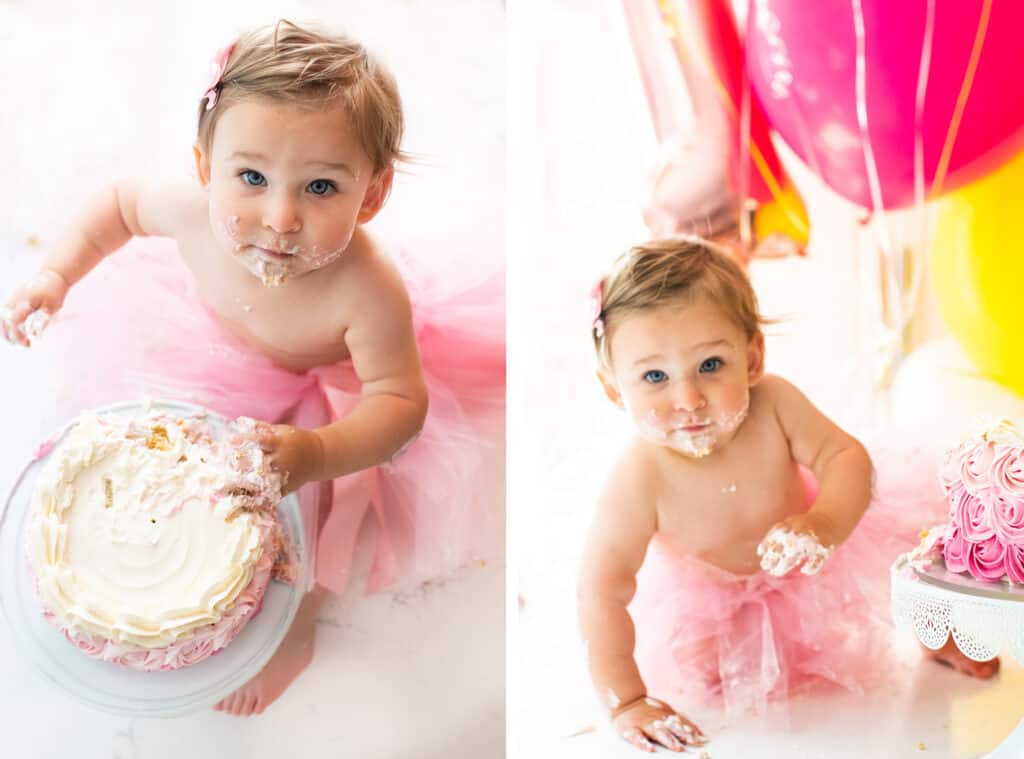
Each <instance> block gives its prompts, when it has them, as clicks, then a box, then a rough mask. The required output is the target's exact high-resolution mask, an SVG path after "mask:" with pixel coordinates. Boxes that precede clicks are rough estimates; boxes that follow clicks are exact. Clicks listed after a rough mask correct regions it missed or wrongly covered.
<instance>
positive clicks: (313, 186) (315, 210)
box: [198, 100, 391, 287]
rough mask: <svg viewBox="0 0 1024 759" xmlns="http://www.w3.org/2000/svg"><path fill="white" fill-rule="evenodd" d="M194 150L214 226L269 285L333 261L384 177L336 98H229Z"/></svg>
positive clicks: (367, 215) (380, 191)
mask: <svg viewBox="0 0 1024 759" xmlns="http://www.w3.org/2000/svg"><path fill="white" fill-rule="evenodd" d="M198 160H199V173H200V177H201V178H203V177H204V175H205V177H206V180H207V181H206V182H204V184H205V185H206V187H207V188H208V190H209V197H210V223H211V225H212V228H213V232H214V236H215V237H216V239H217V240H218V241H219V242H220V243H221V244H222V245H223V247H224V249H225V250H227V251H228V252H229V253H230V254H231V255H233V256H234V258H235V260H237V261H238V263H239V264H241V265H242V266H244V267H245V268H246V269H247V270H248V271H249V272H250V273H251V274H252V275H253V276H255V277H258V278H259V279H260V281H261V282H262V283H263V284H264V285H266V286H268V287H276V286H278V285H280V284H282V283H284V282H285V281H287V280H289V279H294V278H295V277H300V276H302V275H304V274H308V273H310V272H312V271H316V270H317V269H322V268H324V267H326V266H329V265H330V264H332V263H334V262H335V261H337V260H338V259H339V258H340V257H341V256H342V255H343V254H344V253H345V251H346V250H347V249H348V248H349V245H350V243H351V242H352V236H353V234H354V233H355V231H356V227H357V226H358V225H359V224H363V223H365V222H367V221H369V220H370V219H371V218H372V217H373V216H374V215H375V214H376V212H377V210H379V208H380V206H381V204H382V203H383V199H384V197H385V196H386V195H387V191H388V189H389V188H390V182H391V173H390V171H387V172H383V173H380V174H374V171H373V164H372V162H371V161H370V158H369V157H368V156H367V155H366V153H365V152H364V150H363V148H362V146H361V144H360V143H359V141H358V139H357V138H356V136H355V133H354V131H353V130H352V127H351V123H350V119H349V117H348V115H347V113H346V112H345V110H344V109H342V108H341V107H333V108H323V109H311V108H306V107H302V106H300V105H289V104H281V103H273V102H270V101H267V100H253V101H246V102H242V103H237V104H234V105H232V106H231V107H230V108H228V109H227V110H226V111H225V112H224V114H223V115H222V116H221V117H220V120H219V121H218V124H217V128H216V131H215V134H214V138H213V144H212V146H211V150H210V153H209V156H206V155H205V154H203V153H202V150H201V149H200V155H199V158H198ZM204 172H205V174H204Z"/></svg>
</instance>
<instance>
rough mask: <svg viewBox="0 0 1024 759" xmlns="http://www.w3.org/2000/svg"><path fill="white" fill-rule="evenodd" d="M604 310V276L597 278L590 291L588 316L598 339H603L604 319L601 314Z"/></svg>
mask: <svg viewBox="0 0 1024 759" xmlns="http://www.w3.org/2000/svg"><path fill="white" fill-rule="evenodd" d="M603 310H604V276H603V275H602V276H600V277H598V278H597V282H595V283H594V287H593V288H592V289H591V291H590V315H591V318H592V319H593V321H592V322H591V326H592V327H593V329H594V334H595V335H597V336H598V338H602V337H604V319H603V318H602V317H601V312H602V311H603Z"/></svg>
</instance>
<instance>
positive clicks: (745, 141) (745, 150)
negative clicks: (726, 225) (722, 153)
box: [739, 65, 754, 245]
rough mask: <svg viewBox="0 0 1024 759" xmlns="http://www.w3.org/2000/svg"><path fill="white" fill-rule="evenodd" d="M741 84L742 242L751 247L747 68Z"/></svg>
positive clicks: (752, 234)
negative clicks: (748, 206) (748, 205)
mask: <svg viewBox="0 0 1024 759" xmlns="http://www.w3.org/2000/svg"><path fill="white" fill-rule="evenodd" d="M742 71H743V73H742V77H743V78H742V81H741V82H740V87H741V89H740V138H739V143H740V167H741V171H740V187H739V192H740V198H741V205H740V240H742V241H743V243H744V244H746V245H750V244H752V243H753V240H754V231H753V230H752V229H751V228H750V227H751V224H750V214H749V213H747V203H748V202H749V199H750V184H751V182H750V143H751V139H750V130H751V126H750V79H749V77H747V74H746V66H745V65H744V67H743V69H742Z"/></svg>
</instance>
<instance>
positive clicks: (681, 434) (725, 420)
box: [638, 402, 750, 459]
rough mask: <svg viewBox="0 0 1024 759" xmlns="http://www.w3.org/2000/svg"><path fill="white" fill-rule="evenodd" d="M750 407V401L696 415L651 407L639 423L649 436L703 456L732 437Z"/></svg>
mask: <svg viewBox="0 0 1024 759" xmlns="http://www.w3.org/2000/svg"><path fill="white" fill-rule="evenodd" d="M749 408H750V406H749V402H748V403H747V404H745V405H744V406H743V408H741V409H740V410H738V411H735V412H731V413H729V412H723V413H721V414H719V415H718V416H717V417H714V416H709V417H701V418H697V419H695V418H694V417H693V415H687V414H685V413H684V412H680V411H671V412H668V413H665V412H659V411H658V410H657V409H650V410H648V412H647V414H646V415H644V416H643V418H642V419H641V420H640V422H639V425H638V426H639V431H640V434H641V435H642V436H643V437H645V438H647V439H648V440H651V441H652V442H655V443H658V444H659V445H664V446H667V447H669V448H672V449H673V450H675V451H678V452H679V453H682V454H684V455H686V456H690V457H692V458H697V459H700V458H704V457H705V456H707V455H708V454H710V453H711V452H712V451H713V450H715V448H716V447H718V445H719V444H720V443H722V442H723V441H724V440H727V439H728V438H729V437H731V435H732V434H733V433H734V432H735V431H736V430H737V429H738V428H739V426H740V425H741V424H742V423H743V420H744V419H746V417H747V411H748V410H749ZM688 427H699V428H700V429H687V428H688Z"/></svg>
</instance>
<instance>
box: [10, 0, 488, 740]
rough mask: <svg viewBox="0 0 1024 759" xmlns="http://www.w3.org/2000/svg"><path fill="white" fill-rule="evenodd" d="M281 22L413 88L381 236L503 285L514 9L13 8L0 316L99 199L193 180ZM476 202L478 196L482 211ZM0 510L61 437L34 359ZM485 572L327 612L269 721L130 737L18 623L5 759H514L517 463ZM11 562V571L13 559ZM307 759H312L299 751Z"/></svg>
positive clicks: (312, 3) (127, 2)
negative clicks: (446, 254) (452, 252)
mask: <svg viewBox="0 0 1024 759" xmlns="http://www.w3.org/2000/svg"><path fill="white" fill-rule="evenodd" d="M278 15H281V16H284V17H287V18H290V19H291V20H294V21H298V22H302V21H306V20H310V19H319V20H321V21H323V22H326V23H328V24H330V25H333V26H337V25H339V24H340V25H342V26H343V27H344V28H346V29H348V30H349V31H351V32H353V33H355V34H356V35H357V36H359V37H360V38H362V39H363V40H364V41H365V42H366V43H367V44H368V45H369V46H370V47H372V48H374V49H376V50H377V51H378V52H380V53H381V54H382V56H383V57H384V59H385V60H386V61H387V62H388V63H389V64H390V65H391V66H392V68H393V70H394V71H395V73H396V76H397V78H398V81H399V83H400V86H401V88H402V94H403V98H404V101H405V104H406V108H407V113H408V139H407V141H406V145H405V147H406V148H407V149H409V150H411V151H413V152H415V153H417V154H418V155H419V156H420V159H421V160H420V163H419V164H418V165H416V166H415V167H413V168H412V170H411V172H409V173H406V174H403V175H402V176H400V177H399V179H398V181H397V183H396V187H395V190H394V192H393V194H392V197H391V200H390V201H389V204H388V206H387V208H386V209H385V211H384V212H383V213H382V214H381V216H380V217H378V219H377V220H375V222H374V223H375V226H376V228H377V229H378V230H379V231H381V232H382V233H383V234H385V235H387V236H389V237H397V238H399V239H402V240H408V241H412V242H415V241H417V240H424V241H428V242H430V241H433V242H434V244H435V249H436V244H437V242H438V241H443V242H445V243H451V242H457V243H460V244H461V245H462V246H464V248H465V250H466V253H467V260H466V261H465V262H463V265H471V264H472V263H473V260H476V261H478V262H479V261H482V262H483V264H484V265H485V266H487V265H493V263H494V262H495V261H496V260H498V261H500V260H501V258H502V257H503V254H504V249H503V248H504V227H503V219H504V93H503V87H502V82H503V79H502V76H503V63H504V9H503V6H502V4H501V3H500V2H498V0H490V1H487V2H483V1H481V2H474V1H473V0H443V1H440V2H439V1H438V0H430V1H429V2H428V1H427V0H378V2H374V3H366V2H356V0H350V1H348V2H328V1H327V0H321V1H319V2H318V1H317V0H309V1H306V2H303V1H300V0H284V2H271V0H247V1H246V2H241V1H239V2H230V3H228V2H224V3H209V2H200V1H199V0H185V1H184V2H154V3H137V2H132V1H131V0H105V1H104V2H100V3H89V4H85V5H82V4H74V3H64V2H57V1H56V0H40V1H36V0H33V1H32V2H27V1H25V0H14V2H9V3H3V4H0V66H2V67H3V69H4V70H5V71H6V72H7V74H6V75H5V76H4V77H3V81H4V99H5V103H6V106H5V107H4V108H3V109H2V113H0V143H2V144H3V145H4V146H5V148H4V150H2V151H0V174H2V176H3V177H4V180H5V181H4V182H3V183H0V207H2V208H3V209H4V213H3V219H4V225H3V226H2V228H0V297H2V298H3V299H6V295H7V293H8V292H9V291H10V290H11V289H13V287H14V286H15V284H16V283H18V282H19V281H20V280H21V279H22V277H23V276H25V275H26V274H27V273H29V272H30V271H32V270H34V268H35V267H37V266H38V264H39V261H40V260H41V257H42V255H43V253H44V252H45V251H46V250H47V247H48V246H49V245H51V244H52V243H53V241H54V239H55V237H56V236H57V234H59V232H60V231H61V230H62V229H63V227H64V225H65V224H66V223H67V221H68V218H69V216H71V215H73V214H74V213H76V212H77V209H78V208H79V207H80V206H81V204H82V202H83V200H84V199H85V198H87V197H88V196H89V195H91V194H92V193H94V192H96V191H97V190H98V189H99V188H100V187H101V186H102V183H104V182H106V181H109V180H112V179H114V178H116V177H118V176H123V175H125V174H141V173H145V172H147V171H150V170H154V169H157V170H167V169H172V170H178V171H188V170H189V166H190V162H191V144H192V140H193V130H194V119H195V113H196V103H197V102H198V97H199V91H200V89H201V88H202V85H203V84H204V83H205V81H204V80H205V77H206V71H207V61H208V60H209V57H210V56H211V54H212V53H213V51H214V50H215V49H216V48H218V47H220V46H221V45H223V44H224V42H225V41H226V40H227V39H228V38H229V37H230V36H231V35H232V34H233V33H234V32H236V31H237V30H238V29H239V28H241V27H243V26H248V25H251V24H253V23H264V22H267V21H270V20H273V19H275V18H277V17H278ZM466 188H471V190H472V191H469V192H467V191H466ZM0 389H2V390H3V395H4V400H3V402H2V403H0V421H2V422H3V429H4V434H3V435H2V436H0V490H3V491H6V489H7V488H8V487H9V485H10V484H11V481H12V479H13V477H14V475H15V473H16V469H17V467H18V466H19V465H20V463H21V462H22V461H23V460H24V459H25V458H26V457H27V455H28V454H29V453H30V452H31V451H32V450H34V448H33V446H34V444H35V443H37V442H38V441H39V440H41V439H43V438H44V437H45V436H46V435H47V434H49V432H50V431H51V430H52V429H54V425H55V424H56V423H57V422H58V421H59V420H56V419H53V418H52V413H53V412H52V411H51V410H50V409H49V408H48V403H47V396H46V394H45V393H46V390H45V383H44V382H42V381H41V378H40V376H39V373H38V367H37V366H36V365H35V363H34V362H33V358H32V356H31V354H30V353H27V352H25V351H24V350H16V349H14V348H11V347H9V346H6V344H0ZM488 457H489V463H488V466H489V471H491V472H492V474H493V476H492V482H493V486H492V487H491V488H490V489H489V491H488V492H487V493H485V494H482V498H481V505H480V507H481V509H483V510H486V511H487V513H488V515H487V518H486V519H484V520H483V521H484V522H485V528H486V529H485V533H486V534H484V535H482V537H481V543H480V556H481V561H480V562H479V563H478V564H476V565H474V566H472V567H470V568H468V569H466V570H465V571H464V572H463V573H462V574H460V575H458V576H456V577H454V578H452V579H450V580H448V581H447V582H444V583H440V584H436V585H432V586H428V587H425V588H422V589H419V590H414V591H411V592H407V593H384V594H380V595H378V596H374V597H362V596H361V595H360V594H359V593H357V592H355V591H352V592H350V593H349V594H348V595H346V596H345V597H344V598H342V599H335V600H333V601H332V602H329V603H328V604H327V605H325V607H324V609H323V611H322V613H321V616H320V619H319V624H318V628H317V630H318V638H317V647H316V653H315V657H314V660H313V663H312V666H311V667H310V668H309V669H308V670H307V671H306V672H304V673H303V674H302V675H301V676H300V677H299V678H298V679H297V680H296V682H295V683H294V684H293V686H292V687H291V688H290V689H289V690H288V691H287V692H286V693H285V694H284V696H283V697H282V698H281V699H279V700H278V701H277V702H276V703H275V704H274V705H273V706H271V708H270V709H269V710H268V711H267V712H266V713H265V714H264V715H262V716H260V717H255V718H249V719H243V718H236V717H231V716H228V715H223V714H219V713H214V712H212V711H208V712H204V713H200V714H194V715H191V716H188V717H183V718H180V719H173V720H166V721H165V720H145V721H137V722H134V723H133V722H130V721H128V720H125V719H120V718H117V717H114V716H110V715H106V714H103V713H99V712H95V711H92V710H89V709H86V708H84V707H81V706H79V705H78V704H76V703H74V702H72V701H71V700H70V699H69V698H68V697H66V696H65V695H63V694H62V693H61V692H60V691H59V690H57V689H56V688H55V687H53V686H51V685H49V684H47V683H46V682H44V681H43V680H42V679H41V678H40V677H38V676H37V675H36V674H35V673H34V672H33V671H31V669H30V668H29V667H28V666H27V665H26V664H25V663H24V662H23V661H22V660H21V659H20V658H19V656H18V652H17V651H15V650H12V648H11V645H10V633H9V631H8V629H7V627H6V623H4V622H0V715H2V716H0V727H2V729H3V730H2V732H3V748H2V749H0V754H2V755H3V756H4V757H12V758H14V757H17V758H18V759H21V757H33V759H35V758H37V757H38V758H39V759H58V758H59V759H64V757H75V759H100V758H102V759H107V758H108V757H111V756H113V757H115V758H116V759H161V758H164V757H166V758H168V759H169V758H170V757H182V756H187V757H190V759H192V758H193V757H194V758H195V759H233V758H234V757H248V758H251V759H270V758H271V757H280V756H289V755H290V756H311V757H312V756H324V757H335V756H372V757H383V758H384V759H392V758H393V759H404V758H405V757H425V758H427V759H459V758H461V757H466V758H467V759H468V758H469V757H474V758H475V757H482V756H499V755H501V754H502V753H503V751H504V745H505V732H504V726H505V719H504V714H505V687H504V680H505V658H504V650H505V645H504V637H505V608H504V603H505V601H504V597H505V592H504V591H505V571H504V563H505V562H504V557H505V552H504V477H503V469H504V450H503V449H502V448H501V447H500V446H499V447H498V448H495V449H493V450H491V451H490V452H489V453H488ZM5 561H6V560H5ZM297 747H301V748H298V749H297Z"/></svg>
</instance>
